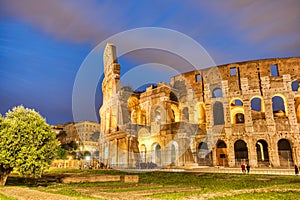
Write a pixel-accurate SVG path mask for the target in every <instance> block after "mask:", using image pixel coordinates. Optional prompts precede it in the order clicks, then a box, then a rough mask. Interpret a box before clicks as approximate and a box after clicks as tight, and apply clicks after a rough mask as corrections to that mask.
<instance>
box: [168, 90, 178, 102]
mask: <svg viewBox="0 0 300 200" xmlns="http://www.w3.org/2000/svg"><path fill="white" fill-rule="evenodd" d="M170 100H171V101H175V102H178V98H177V96H176V94H175V93H174V92H170Z"/></svg>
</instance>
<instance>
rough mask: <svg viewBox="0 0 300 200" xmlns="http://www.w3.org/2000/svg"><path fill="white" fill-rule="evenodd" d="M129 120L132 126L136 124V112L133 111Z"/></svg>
mask: <svg viewBox="0 0 300 200" xmlns="http://www.w3.org/2000/svg"><path fill="white" fill-rule="evenodd" d="M130 119H131V123H132V124H136V123H137V119H138V115H137V111H136V110H133V111H132V112H131V115H130Z"/></svg>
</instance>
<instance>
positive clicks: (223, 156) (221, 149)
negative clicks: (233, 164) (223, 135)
mask: <svg viewBox="0 0 300 200" xmlns="http://www.w3.org/2000/svg"><path fill="white" fill-rule="evenodd" d="M216 158H217V163H216V164H217V165H218V166H227V165H228V156H227V145H226V143H225V142H224V141H222V140H220V141H218V143H217V150H216Z"/></svg>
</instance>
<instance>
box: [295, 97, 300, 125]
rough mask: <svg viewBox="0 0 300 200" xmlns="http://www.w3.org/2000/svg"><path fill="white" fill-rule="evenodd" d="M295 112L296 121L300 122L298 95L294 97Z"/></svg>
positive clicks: (299, 100)
mask: <svg viewBox="0 0 300 200" xmlns="http://www.w3.org/2000/svg"><path fill="white" fill-rule="evenodd" d="M295 112H296V118H297V122H298V123H300V97H299V96H298V97H295Z"/></svg>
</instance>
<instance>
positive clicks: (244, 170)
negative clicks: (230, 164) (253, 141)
mask: <svg viewBox="0 0 300 200" xmlns="http://www.w3.org/2000/svg"><path fill="white" fill-rule="evenodd" d="M241 168H242V172H243V174H245V173H246V169H247V173H248V174H249V172H250V165H249V164H247V165H245V164H244V163H243V164H242V165H241Z"/></svg>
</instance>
